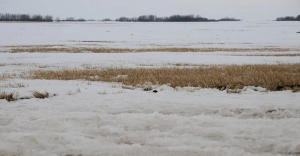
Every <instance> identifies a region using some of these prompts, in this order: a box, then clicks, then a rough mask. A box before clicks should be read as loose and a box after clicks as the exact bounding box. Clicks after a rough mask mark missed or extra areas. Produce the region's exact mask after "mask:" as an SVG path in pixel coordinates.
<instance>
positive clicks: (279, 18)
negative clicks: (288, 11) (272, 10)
mask: <svg viewBox="0 0 300 156" xmlns="http://www.w3.org/2000/svg"><path fill="white" fill-rule="evenodd" d="M276 21H300V15H298V16H297V17H293V16H286V17H278V18H277V19H276Z"/></svg>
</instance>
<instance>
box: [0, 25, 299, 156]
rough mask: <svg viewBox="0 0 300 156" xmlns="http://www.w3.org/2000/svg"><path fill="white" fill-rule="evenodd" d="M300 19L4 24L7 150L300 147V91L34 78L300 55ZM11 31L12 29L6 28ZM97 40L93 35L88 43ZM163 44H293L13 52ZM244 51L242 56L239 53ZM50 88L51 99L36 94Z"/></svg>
mask: <svg viewBox="0 0 300 156" xmlns="http://www.w3.org/2000/svg"><path fill="white" fill-rule="evenodd" d="M299 27H300V23H299V22H219V23H95V22H93V23H0V34H1V37H0V46H1V47H0V51H2V52H0V76H3V75H6V74H11V75H14V78H9V79H6V78H4V77H0V80H1V81H0V92H14V93H15V94H18V96H19V97H28V98H29V99H26V100H18V101H14V102H7V101H5V100H0V156H2V155H3V156H4V155H5V156H6V155H9V156H10V155H27V156H32V155H45V156H49V155H53V156H58V155H59V156H60V155H63V156H64V155H74V156H75V155H83V156H85V155H128V156H133V155H136V156H139V155H149V156H150V155H151V156H152V155H178V156H182V155H195V156H196V155H207V156H210V155H215V156H219V155H228V156H234V155H236V156H240V155H245V156H256V155H260V156H271V155H272V156H273V155H299V154H300V105H299V104H300V96H299V95H300V93H299V92H298V93H292V92H291V91H280V92H267V91H264V89H263V88H259V87H251V86H250V87H246V88H245V89H244V90H243V91H242V92H241V93H240V94H228V93H227V92H226V91H219V90H217V89H201V88H193V87H184V88H176V89H174V88H171V87H169V86H168V85H167V84H166V85H162V86H153V87H154V88H155V89H156V90H158V93H153V92H145V91H143V90H142V89H141V88H136V89H134V90H131V89H125V88H122V84H119V83H106V82H87V81H84V80H72V81H60V80H30V79H20V78H19V77H18V75H21V74H24V72H25V73H26V72H27V71H29V70H34V69H43V70H47V69H66V68H68V69H73V68H77V69H84V68H87V67H98V68H124V67H129V68H137V67H138V68H160V67H189V68H192V67H197V66H200V65H231V64H237V65H243V64H282V63H300V56H293V57H291V56H280V57H278V56H245V55H246V54H269V53H272V54H273V53H277V54H287V53H290V54H300V51H299V50H297V49H299V48H300V42H299V41H300V35H299V34H296V32H298V31H299ZM2 34H3V35H2ZM82 41H93V42H82ZM61 44H62V45H64V46H67V47H74V46H75V47H77V46H82V47H95V46H96V47H108V48H116V47H117V48H128V47H129V48H148V47H151V48H153V47H154V48H155V47H162V46H166V47H199V48H203V47H223V48H236V47H238V48H257V47H261V48H263V47H274V48H292V49H295V50H291V51H287V52H284V51H282V52H280V51H279V52H243V51H240V52H222V51H220V52H207V53H205V52H199V53H198V52H176V53H172V52H151V51H149V52H143V53H39V52H37V53H9V51H7V50H6V49H7V48H8V47H5V46H11V45H14V46H19V45H61ZM237 54H238V55H244V56H233V55H237ZM34 91H41V92H44V91H47V92H49V93H50V98H47V99H36V98H33V95H32V93H33V92H34Z"/></svg>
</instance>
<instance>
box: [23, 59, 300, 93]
mask: <svg viewBox="0 0 300 156" xmlns="http://www.w3.org/2000/svg"><path fill="white" fill-rule="evenodd" d="M29 75H31V78H32V79H48V80H78V79H85V80H88V81H105V82H120V83H123V84H124V85H133V86H138V85H140V84H145V83H147V82H150V83H152V84H156V85H163V84H170V86H171V87H174V88H175V87H186V86H189V87H201V88H226V89H242V88H243V87H244V86H260V87H263V88H267V89H268V90H271V91H277V90H286V89H294V88H296V87H300V64H280V65H241V66H238V65H227V66H209V67H205V68H202V67H197V68H179V67H173V68H159V69H152V68H150V69H149V68H136V69H130V68H120V69H116V68H109V69H82V70H80V69H63V70H34V71H31V73H30V74H29ZM119 75H126V77H125V78H120V79H118V78H116V77H118V76H119ZM95 77H97V78H95Z"/></svg>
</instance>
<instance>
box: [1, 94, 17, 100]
mask: <svg viewBox="0 0 300 156" xmlns="http://www.w3.org/2000/svg"><path fill="white" fill-rule="evenodd" d="M17 95H18V93H16V92H10V93H9V92H0V99H5V100H6V101H8V102H10V101H15V100H16V98H15V96H17Z"/></svg>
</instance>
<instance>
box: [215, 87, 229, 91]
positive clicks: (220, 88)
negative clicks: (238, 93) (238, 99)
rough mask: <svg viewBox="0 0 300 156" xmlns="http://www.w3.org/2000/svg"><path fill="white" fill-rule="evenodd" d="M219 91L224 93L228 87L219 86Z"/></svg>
mask: <svg viewBox="0 0 300 156" xmlns="http://www.w3.org/2000/svg"><path fill="white" fill-rule="evenodd" d="M217 89H219V90H220V91H223V90H226V89H227V87H226V86H219V87H217Z"/></svg>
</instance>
